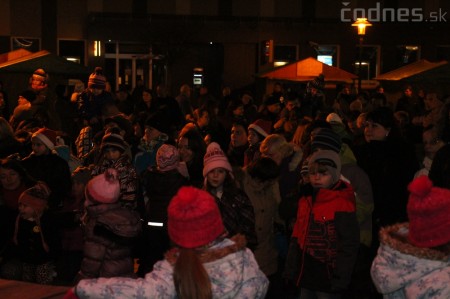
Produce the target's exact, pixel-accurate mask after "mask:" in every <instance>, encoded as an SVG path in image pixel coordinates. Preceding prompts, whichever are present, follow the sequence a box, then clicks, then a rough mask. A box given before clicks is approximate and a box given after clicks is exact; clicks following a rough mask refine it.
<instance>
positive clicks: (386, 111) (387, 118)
mask: <svg viewBox="0 0 450 299" xmlns="http://www.w3.org/2000/svg"><path fill="white" fill-rule="evenodd" d="M366 121H372V122H374V123H377V124H380V125H382V126H383V127H385V128H386V129H390V128H392V127H394V126H395V117H394V112H392V110H391V109H390V108H389V107H379V108H376V109H375V110H372V111H370V112H368V113H367V115H366Z"/></svg>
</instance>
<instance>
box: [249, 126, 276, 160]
mask: <svg viewBox="0 0 450 299" xmlns="http://www.w3.org/2000/svg"><path fill="white" fill-rule="evenodd" d="M271 129H272V123H271V122H270V121H268V120H264V119H257V120H256V121H255V122H254V123H252V124H250V125H249V126H248V134H247V140H248V148H247V149H246V150H245V152H244V166H247V165H248V164H250V163H251V162H252V161H253V160H256V159H258V158H259V157H260V156H261V152H260V151H259V146H260V145H261V142H262V141H263V140H264V138H266V137H267V135H269V134H270V131H271Z"/></svg>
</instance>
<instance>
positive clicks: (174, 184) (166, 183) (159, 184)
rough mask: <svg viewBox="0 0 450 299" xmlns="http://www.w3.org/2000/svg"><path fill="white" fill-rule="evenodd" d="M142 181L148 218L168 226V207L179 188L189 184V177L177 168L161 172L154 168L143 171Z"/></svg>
mask: <svg viewBox="0 0 450 299" xmlns="http://www.w3.org/2000/svg"><path fill="white" fill-rule="evenodd" d="M140 181H141V184H140V186H141V187H142V191H143V193H144V197H145V198H146V199H147V201H146V207H145V216H146V220H147V221H152V222H161V223H163V224H164V227H165V228H167V208H168V206H169V203H170V200H171V199H172V197H174V196H175V194H176V193H177V192H178V189H180V188H181V187H182V186H186V185H188V181H187V178H186V177H184V176H182V175H181V174H180V173H179V172H178V170H176V169H173V170H171V171H167V172H161V171H159V170H157V169H156V168H152V169H148V170H145V171H144V172H143V173H142V175H141V180H140Z"/></svg>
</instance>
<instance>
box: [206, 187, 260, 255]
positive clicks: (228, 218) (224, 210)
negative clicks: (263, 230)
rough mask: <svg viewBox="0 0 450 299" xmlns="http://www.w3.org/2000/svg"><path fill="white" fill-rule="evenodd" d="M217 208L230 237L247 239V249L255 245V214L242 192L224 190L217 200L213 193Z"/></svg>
mask: <svg viewBox="0 0 450 299" xmlns="http://www.w3.org/2000/svg"><path fill="white" fill-rule="evenodd" d="M212 195H213V196H214V198H215V200H216V203H217V206H218V207H219V210H220V214H221V215H222V220H223V225H224V226H225V228H226V230H227V231H228V233H229V235H230V236H233V235H235V234H238V233H240V234H243V235H245V237H246V238H247V244H248V247H249V248H252V249H253V247H254V246H255V245H256V243H257V237H256V232H255V212H254V210H253V206H252V203H251V201H250V199H249V198H248V196H247V194H245V192H244V191H242V190H241V189H238V188H226V187H225V186H224V190H223V194H222V196H221V197H220V198H219V197H218V196H216V195H215V194H214V193H212Z"/></svg>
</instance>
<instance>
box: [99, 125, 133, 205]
mask: <svg viewBox="0 0 450 299" xmlns="http://www.w3.org/2000/svg"><path fill="white" fill-rule="evenodd" d="M125 147H126V145H125V141H124V140H123V137H122V136H121V135H119V134H116V133H114V132H111V133H106V134H105V136H103V138H102V143H101V146H100V151H101V153H102V155H103V160H102V161H101V162H100V163H99V164H97V165H95V166H94V168H93V170H92V173H91V175H92V176H97V175H99V174H102V173H104V172H105V171H106V170H107V169H109V168H114V169H116V170H117V172H118V179H119V182H120V198H119V202H120V203H121V204H122V205H123V206H126V207H129V208H131V209H135V208H136V207H137V200H136V192H137V174H136V169H135V168H134V166H133V164H132V163H131V161H130V158H129V157H128V155H126V154H125V150H126V148H125Z"/></svg>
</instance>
